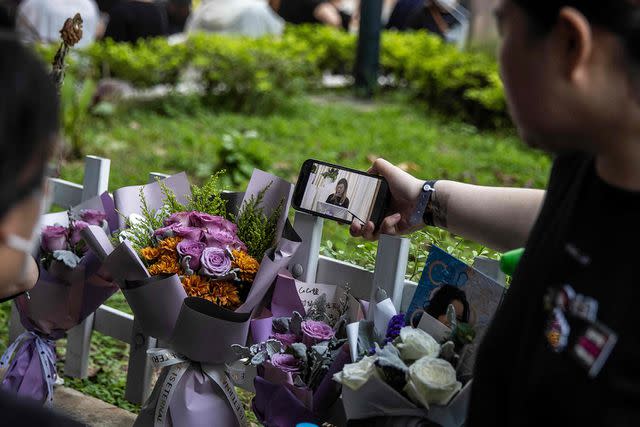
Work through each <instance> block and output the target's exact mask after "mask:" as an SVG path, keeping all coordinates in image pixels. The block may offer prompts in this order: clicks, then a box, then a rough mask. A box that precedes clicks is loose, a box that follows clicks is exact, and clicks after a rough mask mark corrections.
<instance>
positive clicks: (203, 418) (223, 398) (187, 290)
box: [86, 170, 300, 426]
mask: <svg viewBox="0 0 640 427" xmlns="http://www.w3.org/2000/svg"><path fill="white" fill-rule="evenodd" d="M291 191H292V186H291V184H289V183H287V182H286V181H283V180H281V179H280V178H278V177H275V176H273V175H270V174H267V173H265V172H262V171H258V170H256V171H254V173H253V176H252V178H251V181H250V182H249V185H248V188H247V191H246V192H245V193H244V194H242V193H225V192H223V191H221V190H220V189H219V188H218V186H217V176H213V177H211V179H210V180H209V181H207V182H206V183H205V184H204V185H203V186H191V185H189V183H188V181H187V180H186V176H185V175H184V174H179V175H176V176H173V177H169V178H167V179H165V180H162V181H158V182H155V183H152V184H149V185H145V186H141V187H128V188H123V189H120V190H117V191H116V192H115V193H114V198H115V203H116V207H117V208H118V211H119V212H120V214H121V215H122V216H123V218H124V220H123V222H124V225H125V226H126V227H125V229H124V230H123V231H122V232H121V233H120V235H119V240H120V243H119V244H118V245H117V246H116V247H115V248H113V246H112V245H111V243H110V241H109V239H108V238H107V236H105V235H104V233H102V231H101V230H99V229H96V228H93V227H92V228H90V229H88V230H87V231H86V234H87V235H88V236H87V239H88V241H90V244H91V245H92V246H95V247H96V251H98V252H100V253H102V255H103V257H104V264H105V269H107V270H108V271H110V272H111V273H112V274H113V276H114V277H115V278H116V280H117V281H118V283H119V284H120V286H121V287H122V288H123V293H124V295H125V297H126V299H127V301H128V302H129V305H130V306H131V309H132V310H133V313H134V315H135V317H136V320H137V321H138V322H139V324H140V326H141V328H142V330H143V332H144V333H145V334H147V335H150V336H153V337H156V338H158V339H160V340H161V341H162V342H163V344H165V345H166V346H167V347H168V348H169V349H165V350H163V349H159V350H154V351H153V352H152V353H151V356H152V360H153V361H154V363H155V364H156V366H158V367H161V368H163V371H162V373H161V376H160V378H159V380H158V382H157V384H156V387H155V388H154V391H153V393H152V395H151V397H150V399H149V400H148V401H147V403H146V404H145V405H144V406H143V408H142V411H141V413H140V415H139V417H138V419H137V421H136V425H152V424H155V425H166V426H172V425H189V426H199V425H210V424H211V419H212V417H215V418H216V419H217V420H218V421H219V423H220V425H225V426H226V425H229V426H231V425H244V424H246V420H245V418H244V411H243V410H242V405H241V404H239V400H238V397H237V396H236V394H235V390H234V388H233V384H232V382H231V381H230V379H229V377H228V374H227V372H226V367H225V363H226V362H230V361H231V360H232V358H233V357H232V350H231V345H232V344H241V345H243V344H245V343H246V340H247V336H248V331H249V319H250V317H251V314H252V312H253V311H254V309H255V308H256V307H257V306H258V305H259V304H260V303H261V302H262V300H263V299H264V297H265V296H266V294H267V292H268V290H269V288H270V286H271V284H272V283H273V281H274V279H275V277H276V275H277V272H278V271H279V270H280V269H281V268H283V267H285V266H286V265H287V264H288V262H289V260H290V258H291V257H292V256H293V254H294V252H295V250H296V249H297V247H298V245H299V243H300V240H299V237H298V236H297V235H296V234H295V232H294V231H293V229H292V227H291V226H290V224H288V222H287V220H286V219H287V210H288V206H289V200H290V195H291ZM169 389H171V392H170V393H166V392H165V391H166V390H169Z"/></svg>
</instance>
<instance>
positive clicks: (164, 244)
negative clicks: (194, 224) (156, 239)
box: [158, 237, 182, 256]
mask: <svg viewBox="0 0 640 427" xmlns="http://www.w3.org/2000/svg"><path fill="white" fill-rule="evenodd" d="M181 241H182V237H167V238H166V239H164V240H160V244H159V245H158V247H159V248H160V252H161V253H162V255H174V254H175V255H176V256H177V252H178V251H177V250H176V246H178V243H180V242H181Z"/></svg>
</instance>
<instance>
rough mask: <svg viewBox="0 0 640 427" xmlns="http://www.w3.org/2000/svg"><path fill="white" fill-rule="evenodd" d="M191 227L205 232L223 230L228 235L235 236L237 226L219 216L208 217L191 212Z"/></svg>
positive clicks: (204, 214)
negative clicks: (227, 232) (204, 229)
mask: <svg viewBox="0 0 640 427" xmlns="http://www.w3.org/2000/svg"><path fill="white" fill-rule="evenodd" d="M191 225H192V226H194V227H200V228H206V229H207V230H217V229H221V228H222V229H225V230H227V231H229V233H232V234H234V235H235V234H236V233H237V232H238V226H237V225H235V224H234V223H233V222H231V221H229V220H226V219H224V218H223V217H221V216H217V215H209V214H206V213H202V212H191Z"/></svg>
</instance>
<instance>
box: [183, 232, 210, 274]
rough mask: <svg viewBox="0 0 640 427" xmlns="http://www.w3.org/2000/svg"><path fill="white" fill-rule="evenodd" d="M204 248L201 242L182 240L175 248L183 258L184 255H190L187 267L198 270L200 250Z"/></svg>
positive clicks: (202, 250)
mask: <svg viewBox="0 0 640 427" xmlns="http://www.w3.org/2000/svg"><path fill="white" fill-rule="evenodd" d="M205 248H206V246H205V244H204V243H202V242H197V241H193V240H183V241H181V242H180V243H178V246H177V247H176V250H177V251H178V254H179V255H180V256H181V257H182V258H183V259H184V258H185V257H190V259H189V261H188V262H189V268H190V269H191V270H193V271H198V269H199V268H200V257H201V256H202V252H204V249H205Z"/></svg>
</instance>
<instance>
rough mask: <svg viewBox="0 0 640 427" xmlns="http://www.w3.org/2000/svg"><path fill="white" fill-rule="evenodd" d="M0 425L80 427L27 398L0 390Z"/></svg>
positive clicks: (76, 423)
mask: <svg viewBox="0 0 640 427" xmlns="http://www.w3.org/2000/svg"><path fill="white" fill-rule="evenodd" d="M0 414H2V420H1V421H0V425H3V426H11V427H34V426H38V427H81V426H83V425H84V424H81V423H79V422H77V421H73V420H71V419H70V418H66V417H64V416H62V415H59V414H57V413H55V412H53V411H50V410H47V409H45V408H43V407H42V405H38V404H36V403H33V402H31V401H30V400H27V399H20V398H17V397H15V396H13V395H10V394H8V393H6V392H3V391H0Z"/></svg>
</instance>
